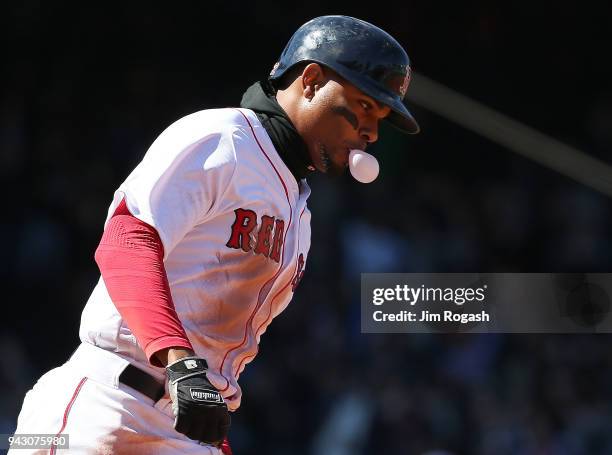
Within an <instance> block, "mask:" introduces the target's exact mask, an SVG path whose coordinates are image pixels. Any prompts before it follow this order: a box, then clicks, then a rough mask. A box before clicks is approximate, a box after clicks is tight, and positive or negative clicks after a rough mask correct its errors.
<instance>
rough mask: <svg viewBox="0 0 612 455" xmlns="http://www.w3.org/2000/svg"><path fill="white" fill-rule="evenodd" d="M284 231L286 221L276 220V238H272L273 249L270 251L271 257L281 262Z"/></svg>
mask: <svg viewBox="0 0 612 455" xmlns="http://www.w3.org/2000/svg"><path fill="white" fill-rule="evenodd" d="M284 233H285V222H284V221H283V220H276V227H275V228H274V240H272V251H271V252H270V258H271V259H273V260H274V261H276V262H280V255H281V250H282V248H283V234H284Z"/></svg>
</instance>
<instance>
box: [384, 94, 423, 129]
mask: <svg viewBox="0 0 612 455" xmlns="http://www.w3.org/2000/svg"><path fill="white" fill-rule="evenodd" d="M389 107H390V108H391V113H390V114H389V115H388V116H387V117H386V118H385V120H387V121H388V122H389V123H391V125H393V126H394V127H396V128H397V129H399V130H400V131H401V132H403V133H407V134H417V133H419V132H420V131H421V127H420V126H419V124H418V123H417V121H416V120H415V119H414V117H413V116H412V114H411V113H410V111H409V110H408V108H406V106H404V103H402V102H401V101H399V100H396V102H395V103H393V104H392V105H391V104H390V105H389Z"/></svg>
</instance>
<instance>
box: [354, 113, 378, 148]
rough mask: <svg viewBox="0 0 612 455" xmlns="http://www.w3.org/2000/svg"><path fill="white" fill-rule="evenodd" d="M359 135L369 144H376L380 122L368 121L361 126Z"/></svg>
mask: <svg viewBox="0 0 612 455" xmlns="http://www.w3.org/2000/svg"><path fill="white" fill-rule="evenodd" d="M359 135H360V136H361V138H362V139H363V140H364V141H366V142H367V143H370V144H372V143H374V142H376V141H377V140H378V120H374V119H368V120H365V121H364V122H363V123H362V124H361V128H360V130H359Z"/></svg>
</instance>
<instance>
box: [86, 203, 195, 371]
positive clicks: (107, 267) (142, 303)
mask: <svg viewBox="0 0 612 455" xmlns="http://www.w3.org/2000/svg"><path fill="white" fill-rule="evenodd" d="M163 257H164V247H163V245H162V242H161V239H160V238H159V235H158V233H157V231H156V230H155V228H153V227H152V226H150V225H148V224H147V223H145V222H143V221H141V220H139V219H138V218H136V217H135V216H133V215H132V214H131V213H130V211H129V210H128V208H127V206H126V204H125V200H123V201H121V203H120V204H119V206H118V207H117V209H116V210H115V213H114V214H113V216H112V217H111V219H110V220H109V221H108V223H107V225H106V228H105V230H104V234H103V235H102V239H101V240H100V245H99V246H98V249H97V250H96V254H95V259H96V262H97V264H98V267H99V268H100V272H101V274H102V279H103V280H104V284H105V285H106V289H107V290H108V293H109V295H110V297H111V299H112V301H113V303H114V304H115V306H116V307H117V310H118V311H119V314H121V317H122V318H123V319H124V320H125V321H126V323H127V325H128V327H129V328H130V330H131V331H132V333H133V334H134V336H135V337H136V340H137V341H138V344H139V345H140V347H141V348H142V349H143V350H144V352H145V354H146V356H147V358H148V359H149V362H150V363H151V364H152V365H155V366H162V365H161V363H160V362H159V361H158V360H157V357H155V355H154V354H155V353H156V352H158V351H160V350H162V349H164V348H169V347H183V348H187V349H192V350H193V347H192V346H191V343H190V342H189V339H188V338H187V335H186V333H185V329H184V328H183V325H182V324H181V321H180V320H179V318H178V315H177V314H176V310H175V308H174V302H173V301H172V295H171V294H170V285H169V284H168V277H167V275H166V269H165V268H164V263H163Z"/></svg>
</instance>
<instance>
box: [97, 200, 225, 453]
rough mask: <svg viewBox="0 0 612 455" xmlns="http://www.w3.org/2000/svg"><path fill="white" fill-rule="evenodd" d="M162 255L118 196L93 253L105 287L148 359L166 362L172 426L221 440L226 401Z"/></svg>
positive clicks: (154, 238) (205, 438) (151, 230)
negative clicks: (178, 304)
mask: <svg viewBox="0 0 612 455" xmlns="http://www.w3.org/2000/svg"><path fill="white" fill-rule="evenodd" d="M163 257H164V251H163V246H162V242H161V240H160V238H159V235H158V234H157V231H156V230H155V229H154V228H153V227H152V226H149V225H148V224H147V223H145V222H143V221H142V220H140V219H138V218H136V217H134V216H132V214H131V213H130V212H129V210H128V209H127V206H126V204H125V202H124V201H122V202H121V203H120V204H119V206H118V207H117V209H116V211H115V213H114V215H113V216H112V217H111V219H110V220H109V222H108V223H107V225H106V228H105V230H104V234H103V236H102V239H101V241H100V245H99V246H98V249H97V250H96V254H95V258H96V262H97V263H98V266H99V268H100V272H101V274H102V278H103V279H104V283H105V285H106V288H107V290H108V293H109V295H110V297H111V299H112V301H113V303H114V304H115V306H116V307H117V310H118V311H119V313H120V314H121V316H122V318H123V319H124V320H125V321H126V323H127V325H128V327H129V328H130V330H131V331H132V333H133V334H134V336H135V337H136V339H137V340H138V343H139V345H140V346H141V347H142V348H143V350H144V351H145V354H146V355H147V358H148V359H149V361H150V362H151V363H152V364H154V365H157V366H165V367H166V374H167V377H168V389H169V391H170V398H171V399H172V409H173V411H174V415H175V421H174V428H175V429H176V430H177V431H179V432H181V433H183V434H185V435H186V436H188V437H189V438H191V439H195V440H198V441H203V442H207V443H213V444H221V441H223V439H224V438H225V436H226V435H227V432H228V430H229V426H230V417H229V414H228V410H227V405H226V404H225V401H224V400H223V397H222V396H221V394H220V393H219V391H218V390H217V389H216V388H215V387H214V386H213V385H212V384H211V383H210V381H208V378H207V377H206V371H207V369H208V365H207V363H206V360H204V359H201V358H198V357H196V356H195V353H194V351H193V347H192V346H191V343H190V342H189V339H188V338H187V335H186V333H185V330H184V328H183V326H182V324H181V322H180V320H179V318H178V315H177V313H176V310H175V308H174V303H173V301H172V295H171V293H170V286H169V283H168V278H167V275H166V271H165V268H164V263H163ZM194 391H195V392H194Z"/></svg>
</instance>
